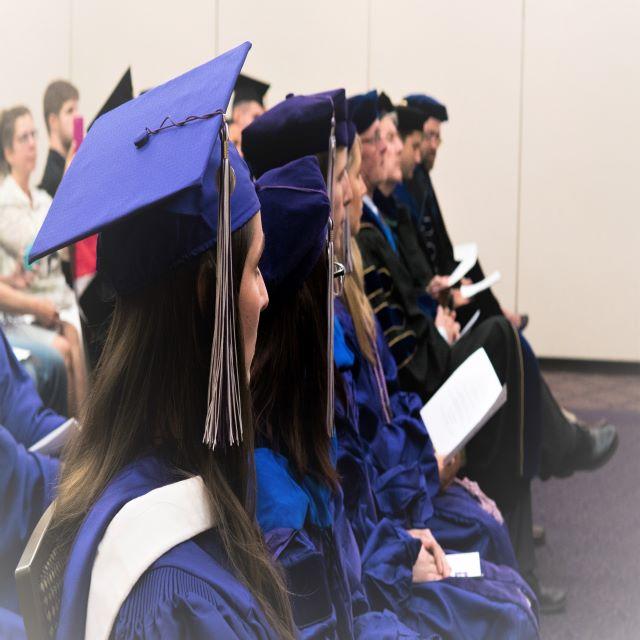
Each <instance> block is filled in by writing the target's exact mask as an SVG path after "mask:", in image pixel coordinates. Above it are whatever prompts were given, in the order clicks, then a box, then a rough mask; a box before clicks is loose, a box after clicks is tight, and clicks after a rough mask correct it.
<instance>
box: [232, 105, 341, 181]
mask: <svg viewBox="0 0 640 640" xmlns="http://www.w3.org/2000/svg"><path fill="white" fill-rule="evenodd" d="M332 119H333V102H332V100H331V99H330V98H328V97H327V96H322V95H317V96H289V97H287V98H286V100H283V101H282V102H279V103H278V104H277V105H275V106H274V107H271V109H269V110H268V111H265V112H264V113H263V114H262V115H261V116H260V117H258V118H256V119H255V120H254V121H253V122H252V123H251V124H250V125H249V126H248V127H246V128H245V129H244V131H243V132H242V154H243V156H244V158H245V160H246V161H247V163H248V164H249V167H251V170H252V171H253V174H254V175H255V176H256V177H260V176H261V175H262V174H263V173H264V172H265V171H268V170H269V169H274V168H276V167H281V166H283V165H285V164H287V163H288V162H291V161H292V160H296V159H298V158H303V157H304V156H309V155H316V154H318V153H324V152H327V151H329V139H330V136H331V121H332Z"/></svg>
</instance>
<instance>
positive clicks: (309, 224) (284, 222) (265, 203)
mask: <svg viewBox="0 0 640 640" xmlns="http://www.w3.org/2000/svg"><path fill="white" fill-rule="evenodd" d="M256 191H257V192H258V198H259V199H260V206H261V212H262V228H263V230H264V235H265V247H264V252H263V254H262V259H261V261H260V270H261V271H262V275H263V276H264V279H265V282H266V285H267V288H268V290H269V295H270V296H275V295H279V294H280V293H281V292H293V291H296V290H297V289H298V288H299V287H300V285H302V283H303V282H304V281H305V280H306V278H307V276H308V275H309V273H311V270H312V269H313V267H314V265H315V264H316V262H317V261H318V259H319V258H320V255H321V253H322V251H323V249H324V248H325V247H326V244H327V224H328V222H329V212H330V209H331V203H330V202H329V196H328V195H327V188H326V186H325V182H324V178H323V176H322V172H321V170H320V165H319V164H318V160H317V159H316V158H315V156H306V157H304V158H301V159H299V160H294V161H292V162H290V163H288V164H286V165H284V166H283V167H280V168H278V169H272V170H271V171H267V172H266V173H264V174H263V175H262V176H261V177H260V178H259V179H258V180H257V181H256Z"/></svg>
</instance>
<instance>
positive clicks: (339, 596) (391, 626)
mask: <svg viewBox="0 0 640 640" xmlns="http://www.w3.org/2000/svg"><path fill="white" fill-rule="evenodd" d="M255 457H256V475H257V481H258V509H257V515H258V522H259V524H260V527H261V529H262V531H263V532H264V535H265V540H266V543H267V546H268V547H269V549H270V551H271V552H272V554H273V556H274V558H275V559H276V560H277V561H278V562H279V563H280V564H281V566H282V567H283V568H284V571H285V574H286V578H287V586H288V588H289V591H290V593H291V604H292V608H293V615H294V620H295V623H296V626H297V628H298V631H299V633H300V637H301V638H305V639H307V638H323V639H324V638H341V639H344V640H347V639H351V638H358V639H363V638H372V639H373V638H389V639H391V638H417V637H422V636H418V635H417V634H416V633H415V632H413V631H411V630H409V629H408V628H407V627H405V626H404V625H403V624H402V623H401V622H400V621H399V620H398V619H397V618H396V616H395V615H394V614H393V613H391V612H389V611H387V610H384V608H383V609H381V610H380V611H372V610H371V608H370V606H369V603H368V600H367V598H366V594H365V591H364V587H363V585H362V583H361V582H360V557H359V552H358V547H357V546H356V544H355V541H354V538H353V534H352V532H351V528H350V525H349V523H348V521H347V519H346V517H345V514H344V510H343V508H342V498H341V494H340V493H339V492H338V493H336V494H333V493H331V492H330V490H329V489H328V488H327V487H325V486H323V485H321V484H320V483H319V482H317V481H316V480H314V479H313V478H311V477H309V476H306V477H304V478H302V479H298V478H296V477H295V474H294V472H293V470H292V469H291V467H290V465H289V463H288V461H287V459H286V458H285V457H284V456H283V455H281V454H279V453H276V452H275V451H273V450H271V449H269V448H267V447H259V448H257V449H256V456H255ZM427 637H429V636H427Z"/></svg>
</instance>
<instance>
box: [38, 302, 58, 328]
mask: <svg viewBox="0 0 640 640" xmlns="http://www.w3.org/2000/svg"><path fill="white" fill-rule="evenodd" d="M34 311H35V313H34V315H35V317H36V320H37V321H38V324H41V325H42V326H43V327H45V328H46V329H54V328H58V327H60V316H59V315H58V310H57V309H56V306H55V304H53V302H51V300H38V303H37V306H36V308H35V310H34Z"/></svg>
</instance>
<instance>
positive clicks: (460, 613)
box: [336, 344, 538, 640]
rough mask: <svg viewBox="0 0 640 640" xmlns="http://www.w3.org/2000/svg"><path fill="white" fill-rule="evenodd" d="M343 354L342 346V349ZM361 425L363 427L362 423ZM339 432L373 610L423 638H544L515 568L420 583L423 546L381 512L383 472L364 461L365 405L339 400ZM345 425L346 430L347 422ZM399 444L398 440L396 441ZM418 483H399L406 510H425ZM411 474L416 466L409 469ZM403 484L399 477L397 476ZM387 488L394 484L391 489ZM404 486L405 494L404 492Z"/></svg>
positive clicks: (349, 388) (487, 568)
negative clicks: (416, 575)
mask: <svg viewBox="0 0 640 640" xmlns="http://www.w3.org/2000/svg"><path fill="white" fill-rule="evenodd" d="M336 347H337V349H336V353H337V354H339V351H340V346H339V344H336ZM337 363H339V366H340V371H341V384H342V385H343V392H339V393H337V396H338V398H340V396H342V397H343V399H344V398H347V399H348V398H353V397H354V393H355V392H354V389H353V379H352V377H351V372H350V371H349V368H348V367H347V368H345V367H344V360H340V355H338V358H337ZM354 420H355V421H354ZM336 421H337V423H336V426H337V429H338V432H339V433H340V436H339V449H338V460H339V462H338V469H339V471H340V473H341V475H343V477H344V478H345V482H344V485H343V486H344V491H345V509H346V511H347V513H348V514H349V518H350V520H351V523H352V525H353V528H354V533H355V535H356V540H357V541H358V545H359V547H360V550H361V554H362V581H363V584H364V586H365V589H366V593H367V596H368V598H369V601H370V603H371V605H372V606H373V607H374V608H376V609H383V608H387V609H391V610H392V611H395V612H396V613H397V615H398V617H399V618H400V619H401V620H402V621H403V622H405V623H406V624H407V625H408V626H409V627H411V628H413V629H415V630H416V631H418V632H419V633H420V634H421V636H427V637H428V636H429V635H430V634H434V633H435V634H437V635H438V636H440V637H442V638H513V639H514V640H515V639H516V638H517V639H521V638H537V637H538V618H537V603H536V599H535V596H534V595H533V593H532V592H531V590H530V588H529V587H528V585H527V584H526V583H525V582H524V581H523V580H522V578H520V576H519V575H518V574H517V572H516V571H515V570H513V569H511V568H510V567H506V566H497V565H494V564H492V563H489V562H485V561H482V571H483V578H470V579H466V578H448V579H446V580H441V581H434V582H425V583H418V584H416V583H414V582H413V579H412V578H413V574H412V569H413V565H414V564H415V562H416V559H417V557H418V553H419V551H420V547H421V543H420V541H419V540H417V539H415V538H413V537H411V536H410V535H409V534H408V533H407V532H406V530H405V526H403V524H401V523H399V522H398V519H397V518H393V517H388V515H387V513H386V512H383V511H384V508H383V509H382V510H381V509H379V508H378V503H379V500H378V487H376V484H377V480H376V479H374V480H373V481H372V478H374V477H375V475H376V469H375V468H373V467H374V465H373V464H372V462H371V458H370V457H368V456H366V455H364V456H363V451H364V449H365V448H364V446H363V444H362V443H361V442H359V440H360V435H359V434H358V432H357V430H356V429H354V428H353V425H354V424H358V406H357V403H354V402H349V401H348V400H347V403H346V404H345V403H344V401H343V400H337V402H336ZM340 423H342V426H339V424H340ZM390 446H393V442H390ZM413 468H414V469H416V470H417V473H416V474H415V475H414V478H413V479H412V480H411V478H410V476H409V475H408V473H406V474H405V480H406V481H405V482H403V483H402V482H401V483H398V484H399V486H398V490H399V492H398V495H401V496H402V495H403V496H404V498H405V501H404V502H405V506H406V507H407V508H408V510H411V511H412V512H415V509H416V508H417V507H418V503H420V502H422V503H423V504H422V510H424V509H425V504H424V503H426V502H427V501H428V496H425V495H424V493H421V495H420V497H419V498H417V497H416V496H415V494H416V491H415V486H416V483H417V482H418V481H419V480H420V478H419V476H421V475H422V469H421V468H420V465H419V464H415V463H414V464H413ZM405 471H406V472H408V471H409V470H408V468H405ZM392 475H393V476H394V477H396V478H397V476H398V474H397V472H396V473H394V474H392ZM383 484H385V485H386V484H387V483H383ZM402 487H404V491H402Z"/></svg>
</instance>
